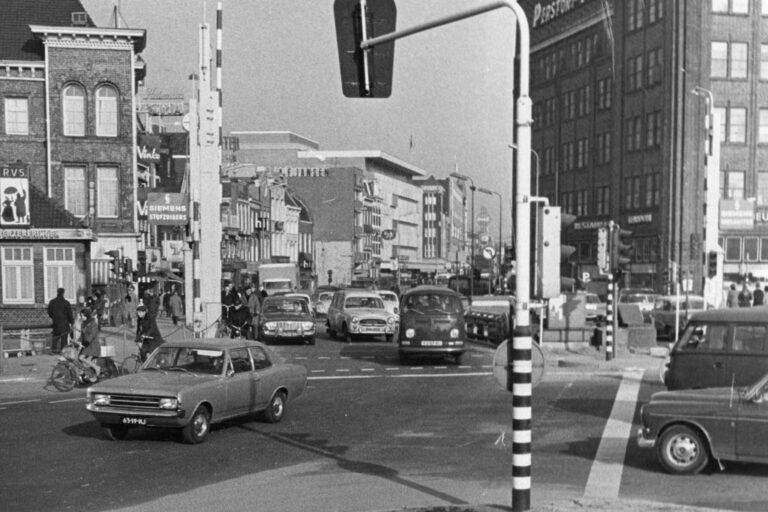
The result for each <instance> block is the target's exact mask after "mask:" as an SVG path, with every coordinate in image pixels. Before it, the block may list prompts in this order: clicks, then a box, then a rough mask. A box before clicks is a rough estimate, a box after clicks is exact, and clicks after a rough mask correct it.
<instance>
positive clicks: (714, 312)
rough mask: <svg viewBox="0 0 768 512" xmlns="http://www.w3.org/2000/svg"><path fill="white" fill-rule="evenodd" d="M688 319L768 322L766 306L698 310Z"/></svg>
mask: <svg viewBox="0 0 768 512" xmlns="http://www.w3.org/2000/svg"><path fill="white" fill-rule="evenodd" d="M690 321H691V322H693V321H699V322H744V323H760V324H765V323H768V308H766V307H760V306H758V307H754V308H719V309H708V310H706V311H700V312H698V313H694V314H693V315H691V318H690Z"/></svg>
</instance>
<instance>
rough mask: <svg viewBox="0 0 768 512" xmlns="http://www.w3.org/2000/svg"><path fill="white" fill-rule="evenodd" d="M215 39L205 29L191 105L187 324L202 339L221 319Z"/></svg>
mask: <svg viewBox="0 0 768 512" xmlns="http://www.w3.org/2000/svg"><path fill="white" fill-rule="evenodd" d="M219 5H221V4H219ZM219 19H220V18H219ZM210 39H211V35H210V28H209V26H208V24H207V23H203V24H201V25H200V47H199V53H198V72H197V74H198V78H199V79H198V81H197V88H196V90H195V97H194V98H192V99H191V100H190V102H189V113H190V116H189V117H190V123H189V139H190V140H189V148H190V149H189V191H190V209H189V210H190V211H191V212H192V219H191V229H190V235H191V238H192V240H191V242H190V245H191V248H192V250H191V252H190V251H187V252H186V253H185V256H186V257H185V265H184V268H185V278H184V290H185V294H186V304H185V306H186V311H187V315H186V317H187V325H188V326H189V327H190V328H192V329H193V331H194V333H195V336H197V337H212V336H213V335H214V333H215V332H216V320H217V319H218V318H219V316H220V315H221V213H220V209H221V178H220V173H221V153H220V147H219V146H220V137H221V133H220V132H221V130H220V114H221V111H220V103H219V99H220V90H216V91H214V90H212V78H213V73H212V69H211V48H210ZM190 270H191V272H190Z"/></svg>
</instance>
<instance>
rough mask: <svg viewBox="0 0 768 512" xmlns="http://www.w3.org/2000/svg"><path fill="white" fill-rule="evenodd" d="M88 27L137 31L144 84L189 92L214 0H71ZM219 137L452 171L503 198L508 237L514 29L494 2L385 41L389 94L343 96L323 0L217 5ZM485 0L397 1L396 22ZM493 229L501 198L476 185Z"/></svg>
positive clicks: (212, 20) (413, 21)
mask: <svg viewBox="0 0 768 512" xmlns="http://www.w3.org/2000/svg"><path fill="white" fill-rule="evenodd" d="M81 1H82V3H83V6H84V7H85V8H86V10H87V11H88V12H89V13H90V14H91V17H92V18H93V19H94V21H95V23H96V24H97V25H98V26H102V27H104V26H110V25H112V24H113V9H114V7H115V5H117V6H118V9H119V12H120V21H121V23H120V26H121V27H127V28H137V29H146V30H147V45H146V49H145V50H144V52H143V53H142V58H143V59H144V61H145V62H146V63H147V77H146V79H145V88H146V89H147V90H151V91H153V92H157V93H181V94H184V95H185V96H189V95H190V94H191V89H192V86H191V82H190V81H189V79H188V77H189V75H190V74H191V73H194V72H195V71H196V66H197V58H198V56H197V53H198V40H199V29H198V27H199V24H200V23H202V22H203V21H204V20H206V21H207V22H208V23H209V24H210V28H211V30H212V37H211V43H212V44H214V45H215V41H216V39H215V29H216V9H217V4H216V2H215V1H213V0H208V1H205V0H81ZM222 3H223V22H222V92H223V127H224V132H225V134H226V133H229V132H232V131H243V130H251V131H257V130H264V131H291V132H294V133H297V134H299V135H302V136H304V137H307V138H309V139H312V140H314V141H316V142H318V143H319V144H320V148H321V149H322V150H380V151H383V152H385V153H387V154H389V155H392V156H394V157H397V158H399V159H402V160H404V161H406V162H409V163H411V164H413V165H416V166H418V167H419V168H421V169H423V170H424V171H425V175H426V176H429V175H433V176H435V177H438V178H443V177H446V176H448V175H449V174H450V173H451V172H454V171H456V170H458V172H460V173H462V174H465V175H468V176H470V177H471V178H472V179H473V180H474V183H475V185H476V186H478V187H484V188H487V189H490V190H493V191H496V192H499V193H501V194H502V218H503V225H502V229H503V233H504V238H506V239H507V241H508V239H509V238H510V236H511V229H510V221H511V212H512V205H511V197H510V196H511V187H512V159H513V153H512V151H513V150H512V149H510V148H509V144H511V143H512V134H513V125H514V119H513V109H512V107H513V90H512V85H513V80H514V67H513V50H514V47H513V36H514V25H515V18H514V16H513V14H512V11H510V10H509V9H499V10H496V11H492V12H489V13H485V14H482V15H479V16H475V17H473V18H469V19H465V20H462V21H459V22H456V23H453V24H450V25H446V26H443V27H438V28H435V29H432V30H430V31H427V32H423V33H420V34H416V35H413V36H409V37H407V38H404V39H400V40H398V41H397V42H396V43H395V64H394V73H393V86H392V95H391V96H390V97H389V98H386V99H360V98H354V99H352V98H346V97H344V96H343V94H342V92H341V78H340V73H339V61H338V51H337V46H336V29H335V24H334V19H333V0H272V1H266V0H223V2H222ZM485 3H487V0H409V1H406V0H396V5H397V11H398V12H397V28H398V29H403V28H407V27H411V26H413V25H417V24H421V23H424V22H427V21H430V20H433V19H436V18H439V17H443V16H446V15H448V14H453V13H458V12H463V11H465V10H466V9H468V8H471V7H472V6H477V5H482V4H485ZM475 198H476V206H475V213H476V215H477V214H478V213H479V212H480V211H481V210H482V208H483V207H486V208H487V211H488V214H489V215H490V216H491V218H492V219H493V220H492V223H491V224H490V226H489V227H488V230H489V231H490V232H491V233H498V224H496V221H497V218H498V217H499V200H498V197H497V196H495V195H487V194H484V193H481V192H476V195H475Z"/></svg>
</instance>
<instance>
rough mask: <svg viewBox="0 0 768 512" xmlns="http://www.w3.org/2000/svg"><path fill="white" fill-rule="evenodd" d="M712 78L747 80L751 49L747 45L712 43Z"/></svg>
mask: <svg viewBox="0 0 768 512" xmlns="http://www.w3.org/2000/svg"><path fill="white" fill-rule="evenodd" d="M710 57H711V62H712V67H711V70H710V76H711V77H712V78H746V77H747V70H748V62H747V60H748V58H749V47H748V45H747V43H730V44H729V43H726V42H724V41H712V43H711V44H710Z"/></svg>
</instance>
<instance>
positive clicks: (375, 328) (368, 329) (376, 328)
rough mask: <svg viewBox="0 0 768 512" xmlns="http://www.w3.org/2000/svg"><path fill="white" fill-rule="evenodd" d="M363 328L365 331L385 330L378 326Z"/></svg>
mask: <svg viewBox="0 0 768 512" xmlns="http://www.w3.org/2000/svg"><path fill="white" fill-rule="evenodd" d="M361 330H362V331H363V332H383V330H382V329H380V328H378V327H363V328H362V329H361Z"/></svg>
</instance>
